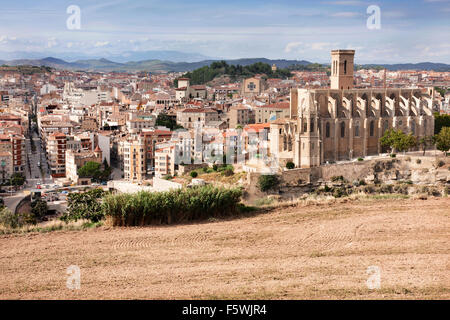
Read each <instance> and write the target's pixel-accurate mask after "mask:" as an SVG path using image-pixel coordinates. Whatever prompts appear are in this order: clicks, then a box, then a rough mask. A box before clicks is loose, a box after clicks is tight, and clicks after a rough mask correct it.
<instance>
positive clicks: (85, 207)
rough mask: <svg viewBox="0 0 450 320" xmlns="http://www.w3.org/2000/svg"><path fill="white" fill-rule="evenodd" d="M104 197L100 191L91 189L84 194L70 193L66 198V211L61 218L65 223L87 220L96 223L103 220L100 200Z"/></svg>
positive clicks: (103, 193)
mask: <svg viewBox="0 0 450 320" xmlns="http://www.w3.org/2000/svg"><path fill="white" fill-rule="evenodd" d="M104 195H105V192H104V191H103V190H102V189H92V190H89V191H87V192H84V193H71V194H69V196H68V197H67V210H66V212H65V213H64V214H63V216H61V218H60V219H61V220H62V221H65V222H69V221H77V220H79V219H87V220H90V221H91V222H98V221H100V220H102V219H103V217H104V213H103V212H102V205H101V199H102V198H103V196H104Z"/></svg>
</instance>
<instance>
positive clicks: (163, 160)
mask: <svg viewBox="0 0 450 320" xmlns="http://www.w3.org/2000/svg"><path fill="white" fill-rule="evenodd" d="M176 149H177V148H176V145H175V143H158V144H156V150H155V176H156V177H158V178H161V177H163V176H166V175H171V176H173V175H174V174H175V152H176Z"/></svg>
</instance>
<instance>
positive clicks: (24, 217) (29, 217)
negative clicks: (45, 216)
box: [19, 212, 37, 225]
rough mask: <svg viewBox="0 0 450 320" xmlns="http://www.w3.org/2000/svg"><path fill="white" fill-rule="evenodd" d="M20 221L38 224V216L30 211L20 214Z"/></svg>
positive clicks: (22, 223)
mask: <svg viewBox="0 0 450 320" xmlns="http://www.w3.org/2000/svg"><path fill="white" fill-rule="evenodd" d="M19 221H20V222H19V224H20V225H27V224H37V219H36V216H35V215H34V214H32V213H29V212H26V213H21V214H19Z"/></svg>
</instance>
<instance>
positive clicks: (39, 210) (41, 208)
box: [31, 199, 48, 218]
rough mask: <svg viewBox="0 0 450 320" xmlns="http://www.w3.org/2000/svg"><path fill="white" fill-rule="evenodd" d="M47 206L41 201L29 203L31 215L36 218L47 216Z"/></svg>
mask: <svg viewBox="0 0 450 320" xmlns="http://www.w3.org/2000/svg"><path fill="white" fill-rule="evenodd" d="M47 211H48V206H47V202H46V201H44V200H41V199H37V200H36V201H33V202H32V203H31V213H32V214H33V215H34V216H35V217H36V218H42V217H43V216H45V215H46V214H47Z"/></svg>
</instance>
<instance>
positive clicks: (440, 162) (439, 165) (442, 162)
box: [436, 160, 445, 168]
mask: <svg viewBox="0 0 450 320" xmlns="http://www.w3.org/2000/svg"><path fill="white" fill-rule="evenodd" d="M444 165H445V162H444V161H442V160H436V167H437V168H440V167H443V166H444Z"/></svg>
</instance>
